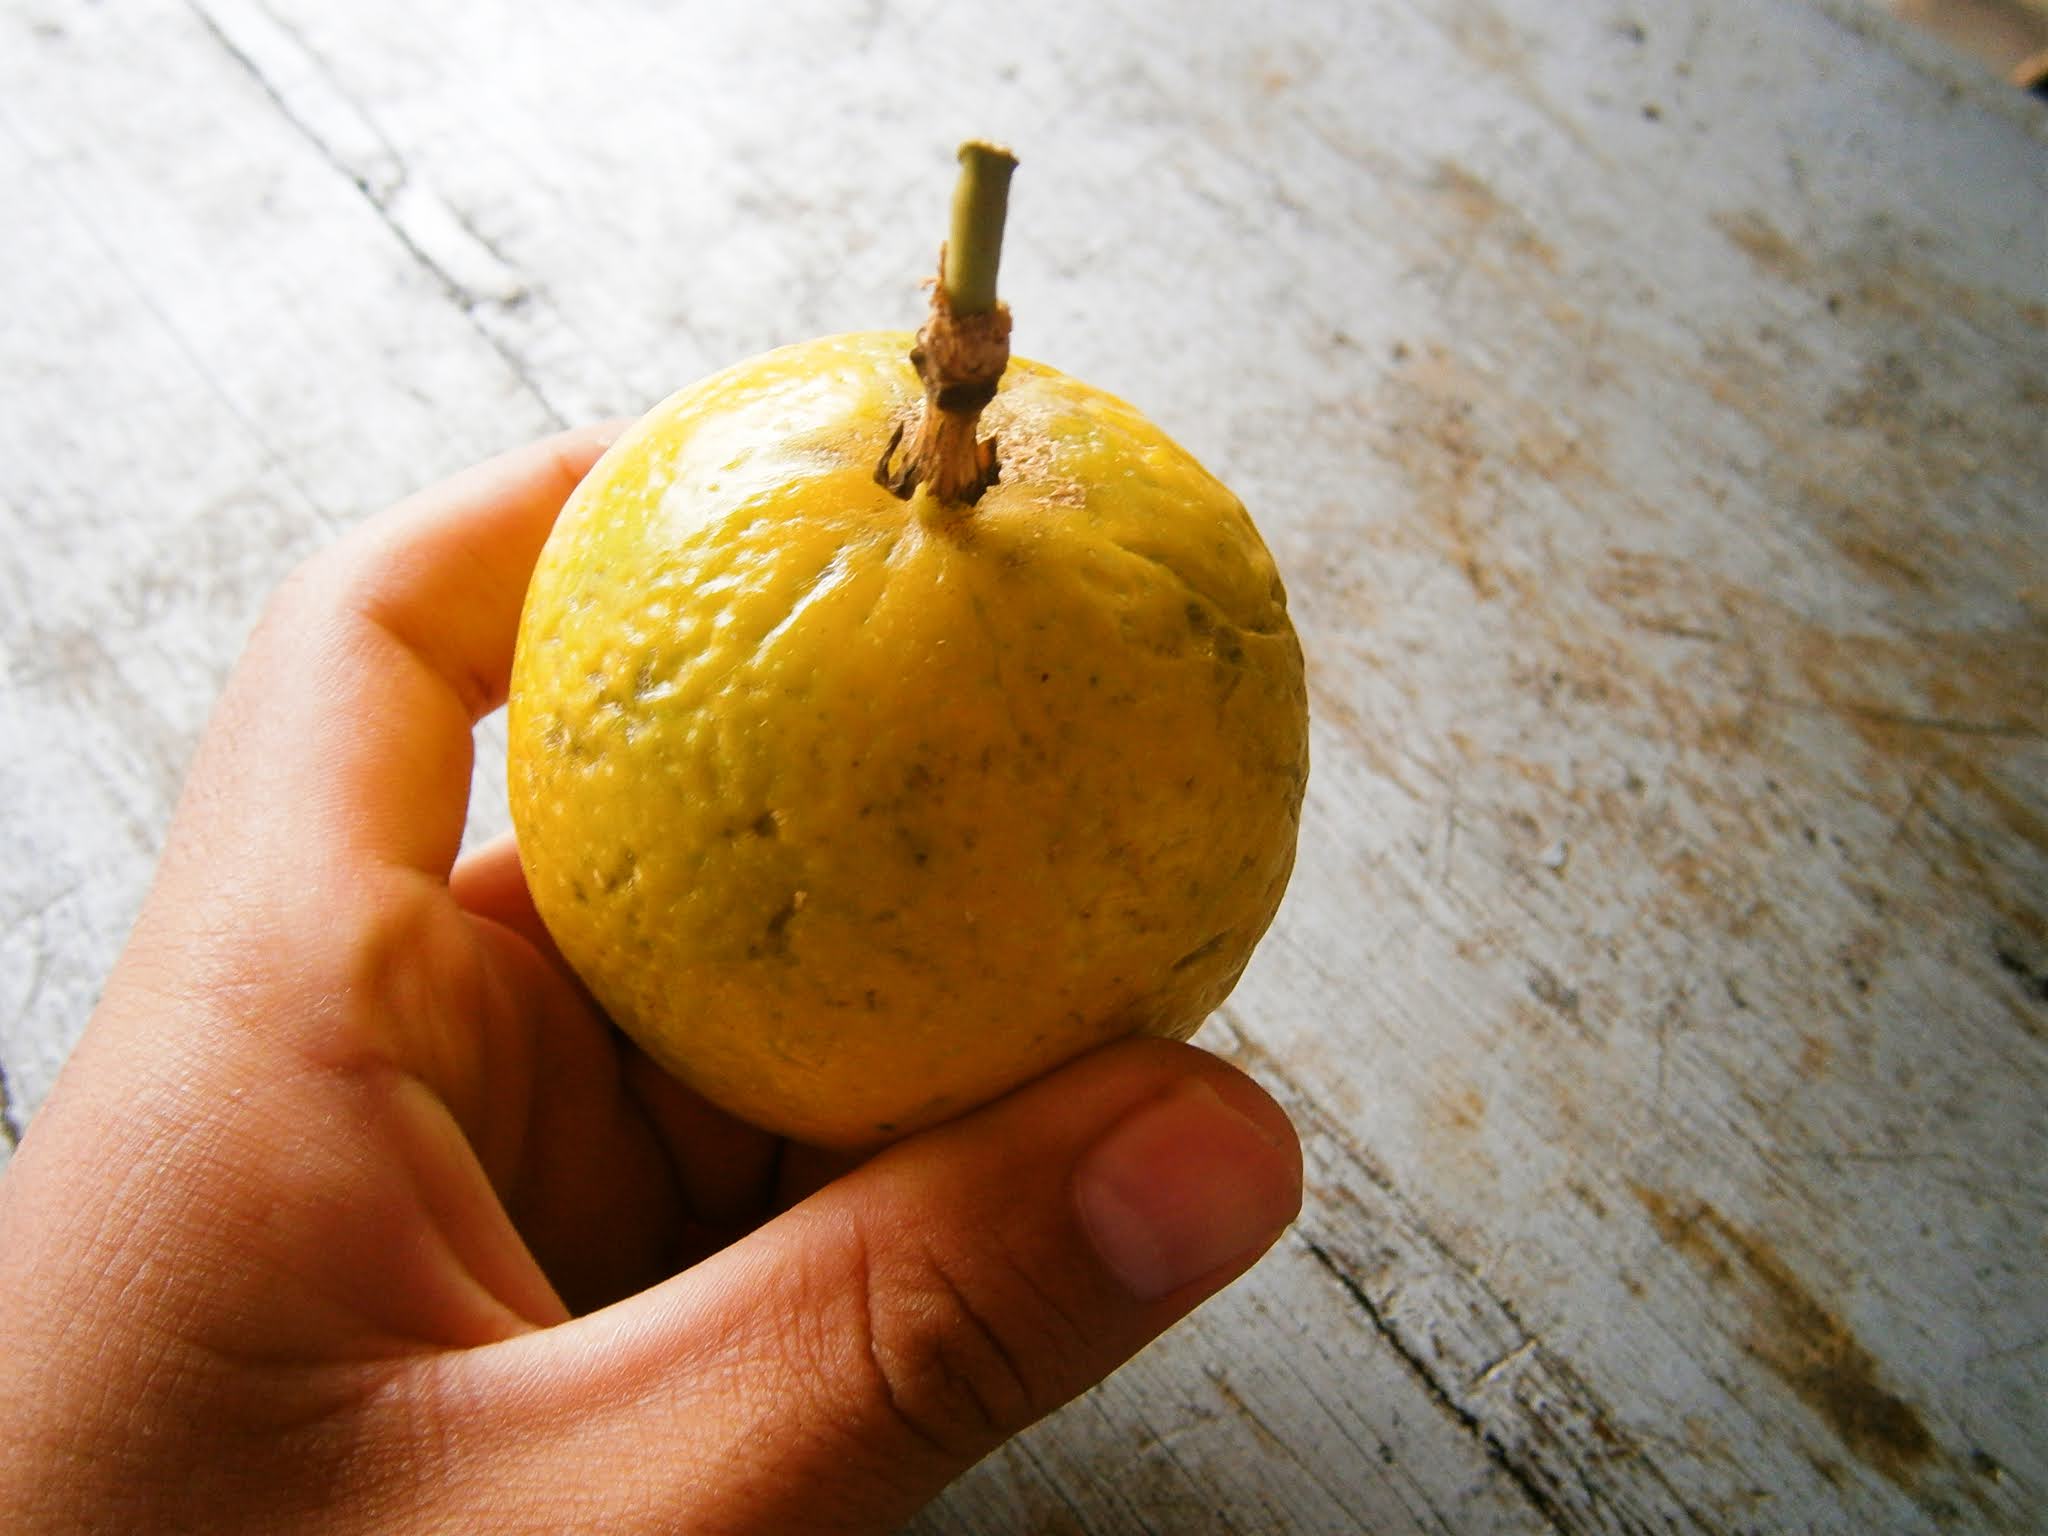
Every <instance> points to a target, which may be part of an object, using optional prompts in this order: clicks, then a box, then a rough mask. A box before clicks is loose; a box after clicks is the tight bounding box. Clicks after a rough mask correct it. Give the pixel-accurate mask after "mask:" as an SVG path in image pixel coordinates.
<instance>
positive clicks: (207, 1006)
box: [0, 431, 1300, 1536]
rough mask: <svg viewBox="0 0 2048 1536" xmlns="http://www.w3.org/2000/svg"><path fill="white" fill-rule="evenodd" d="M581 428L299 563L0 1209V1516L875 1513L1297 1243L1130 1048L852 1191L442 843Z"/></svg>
mask: <svg viewBox="0 0 2048 1536" xmlns="http://www.w3.org/2000/svg"><path fill="white" fill-rule="evenodd" d="M610 435H611V434H610V433H607V432H604V431H592V432H582V433H574V434H569V435H566V436H563V437H559V438H555V439H552V440H550V441H548V442H545V443H542V444H538V445H535V446H534V447H531V448H529V449H526V450H522V451H520V452H516V453H513V454H511V455H508V456H506V457H505V458H503V459H500V460H497V461H495V462H493V463H491V464H488V465H485V466H482V467H481V468H479V469H476V470H473V471H470V472H469V473H467V474H465V475H462V476H460V477H458V478H456V479H455V480H453V481H450V482H448V483H447V484H444V485H442V486H440V487H437V488H435V489H433V490H431V491H428V492H425V493H423V494H421V495H419V496H417V497H414V498H412V499H411V500H409V501H407V502H405V503H403V504H401V505H400V506H398V507H396V508H394V509H392V510H391V511H389V512H387V513H385V514H384V515H383V516H381V517H379V518H376V519H373V520H371V521H370V522H369V523H367V524H365V525H364V526H363V527H362V528H361V529H360V530H358V531H357V532H356V533H355V534H354V535H352V536H351V537H350V538H348V539H347V540H345V541H344V542H343V543H341V544H340V545H338V546H336V547H335V548H333V549H332V550H330V551H328V552H326V553H324V554H323V555H321V556H319V557H316V558H315V559H314V560H313V561H312V562H310V563H309V564H308V565H307V566H305V567H304V568H302V569H301V570H300V571H298V572H297V573H295V574H294V575H293V577H292V578H291V579H290V580H289V581H288V582H287V583H286V585H285V586H284V588H283V589H282V590H281V592H280V593H279V594H278V596H277V598H276V599H275V601H274V602H273V603H272V605H271V607H270V609H269V611H268V612H267V614H266V616H265V617H264V619H263V620H262V622H261V624H260V625H259V626H258V629H257V631H256V633H255V635H254V637H253V638H252V640H251V642H250V645H249V648H248V651H247V654H246V655H245V657H244V659H243V660H242V662H241V664H240V666H239V667H238V669H237V670H236V672H235V674H234V676H233V677H232V679H231V680H230V682H229V684H228V687H227V689H226V692H225V694H224V696H223V698H222V701H221V704H220V707H219V710H218V712H217V714H216V717H215V719H214V721H213V723H212V725H211V726H210V728H209V730H208V732H207V735H206V737H205V739H204V741H203V743H202V745H201V747H200V750H199V752H198V754H197V757H196V759H195V762H194V765H193V768H192V773H191V777H190V780H189V782H188V785H187V788H186V792H185V795H184V797H183V800H182V802H181V804H180V807H179V810H178V812H177V815H176V818H175V820H174V824H173V827H172V830H171V833H170V836H169V838H168V840H167V843H166V847H165V850H164V854H163V859H162V863H161V867H160V870H159V873H158V877H157V880H156V883H155V885H154V887H153V889H152V892H151V894H150V897H149V899H148V901H147V903H146V905H145V908H144V910H143V912H142V915H141V917H140V918H139V920H138V922H137V924H136V928H135V931H134V934H133V936H132V938H131V940H130V942H129V944H128V947H127V949H126V951H125V952H124V954H123V956H122V958H121V960H120V962H119V964H118V966H117V967H116V969H115V971H114V973H113V975H112V976H111V977H110V979H109V981H108V983H107V987H106V990H105V993H104V996H103V1000H102V1002H101V1005H100V1007H99V1008H98V1010H97V1011H96V1012H95V1014H94V1016H93V1018H92V1020H91V1022H90V1025H89V1027H88V1028H87V1030H86V1033H85V1036H84V1038H83V1040H82V1041H81V1043H80V1045H79V1047H78V1049H77V1050H76V1052H75V1053H74V1054H73V1057H72V1059H71V1061H70V1063H69V1064H68V1065H67V1067H66V1070H65V1072H64V1074H63V1077H62V1079H61V1080H60V1082H59V1083H58V1084H57V1086H56V1088H55V1090H54V1091H53V1093H52V1094H51V1096H50V1098H49V1101H48V1102H47V1104H46V1105H45V1106H44V1108H43V1109H42V1111H41V1113H40V1114H39V1115H38V1116H37V1118H36V1120H35V1122H34V1123H33V1125H32V1126H31V1127H30V1129H29V1133H28V1135H27V1136H26V1138H25V1139H24V1141H23V1143H22V1145H21V1148H20V1150H19V1151H18V1153H17V1155H16V1157H15V1159H14V1161H13V1164H12V1166H11V1167H10V1169H9V1171H8V1173H7V1176H6V1177H5V1179H4V1180H0V1295H4V1297H5V1304H4V1306H0V1509H5V1510H7V1511H8V1515H9V1520H10V1527H9V1528H10V1530H13V1531H17V1532H46V1531H48V1532H55V1531H65V1532H71V1531H138V1530H148V1531H152V1532H178V1531H205V1532H209V1533H220V1536H231V1533H236V1532H243V1531H249V1532H256V1531H263V1532H272V1533H275V1532H314V1531H319V1532H329V1531H332V1532H355V1531H373V1530H374V1531H384V1532H389V1531H407V1532H412V1531H419V1532H428V1531H450V1532H453V1531H479V1530H489V1531H493V1532H506V1533H517V1532H526V1531H533V1532H540V1531H562V1530H585V1529H587V1530H603V1531H607V1532H626V1533H632V1532H656V1531H660V1532H676V1531H717V1532H722V1533H754V1532H759V1533H768V1532H782V1531H788V1530H793V1529H801V1530H805V1531H816V1532H851V1531H861V1532H867V1531H873V1532H881V1531H886V1530H890V1529H893V1528H895V1527H896V1526H897V1525H899V1524H900V1523H901V1522H902V1521H903V1520H904V1519H905V1518H907V1517H908V1516H909V1515H910V1514H911V1513H912V1512H914V1511H915V1510H916V1509H917V1508H918V1507H919V1506H920V1505H922V1504H923V1503H924V1502H926V1501H927V1500H929V1499H930V1498H931V1497H932V1496H933V1495H934V1494H935V1493H937V1492H938V1490H939V1489H940V1488H942V1487H943V1486H944V1485H945V1484H946V1483H947V1482H948V1481H950V1480H951V1479H952V1478H953V1477H955V1476H956V1475H958V1474H959V1473H960V1472H961V1471H962V1470H963V1469H964V1468H966V1467H967V1466H969V1465H970V1464H971V1463H972V1462H974V1461H975V1460H976V1459H978V1458H979V1457H980V1456H982V1455H984V1454H986V1453H987V1452H988V1451H989V1450H991V1449H992V1448H994V1447H995V1446H996V1445H998V1444H1000V1443H1001V1441H1002V1440H1003V1439H1005V1438H1006V1437H1007V1436H1009V1435H1011V1434H1014V1433H1015V1432H1016V1431H1018V1430H1019V1429H1021V1428H1023V1427H1024V1426H1025V1425H1027V1424H1029V1423H1030V1422H1031V1421H1033V1420H1034V1419H1036V1418H1038V1417H1039V1416H1041V1415H1042V1414H1044V1413H1045V1412H1047V1411H1049V1410H1050V1409H1051V1408H1053V1407H1054V1406H1056V1405H1057V1404H1059V1403H1060V1402H1062V1401H1064V1400H1066V1399H1067V1398H1069V1397H1071V1396H1073V1395H1074V1394H1075V1393H1077V1392H1079V1391H1081V1390H1083V1389H1084V1388H1086V1387H1087V1386H1089V1385H1091V1384H1092V1383H1094V1382H1096V1381H1097V1380H1099V1379H1101V1377H1103V1376H1104V1375H1106V1374H1107V1373H1108V1372H1109V1371H1110V1370H1112V1369H1114V1368H1115V1367H1116V1366H1117V1365H1118V1364H1120V1363H1121V1362H1122V1361H1123V1360H1125V1359H1126V1358H1128V1357H1129V1356H1130V1355H1131V1354H1132V1353H1134V1352H1135V1351H1136V1350H1137V1349H1139V1348H1140V1347H1142V1346H1143V1344H1144V1343H1146V1342H1147V1341H1148V1340H1149V1339H1151V1338H1152V1337H1153V1336H1155V1335H1156V1334H1157V1333H1159V1332H1160V1331H1161V1330H1162V1329H1164V1328H1165V1327H1166V1326H1168V1325H1169V1324H1170V1323H1172V1322H1173V1321H1174V1320H1175V1319H1177V1318H1179V1317H1180V1316H1182V1315H1184V1314H1185V1313H1186V1312H1187V1311H1189V1310H1190V1309H1191V1308H1192V1307H1193V1306H1195V1305H1196V1304H1197V1303H1198V1302H1200V1301H1201V1300H1202V1299H1203V1298H1204V1297H1205V1296H1207V1295H1209V1294H1211V1293H1212V1292H1214V1291H1215V1290H1216V1289H1218V1288H1219V1287H1220V1286H1222V1285H1223V1284H1225V1283H1227V1282H1228V1281H1229V1280H1230V1279H1231V1278H1232V1277H1233V1276H1235V1275H1236V1274H1238V1273H1240V1272H1241V1271H1242V1270H1243V1269H1245V1268H1246V1267H1247V1266H1248V1265H1249V1264H1250V1263H1251V1262H1252V1261H1253V1260H1254V1259H1255V1258H1256V1256H1257V1255H1258V1254H1259V1253H1260V1252H1261V1251H1263V1249H1264V1248H1265V1247H1266V1246H1267V1245H1268V1244H1270V1242H1271V1241H1272V1240H1273V1239H1274V1237H1276V1236H1277V1235H1278V1233H1279V1232H1280V1231H1281V1230H1282V1228H1283V1227H1284V1226H1285V1225H1286V1223H1287V1222H1288V1221H1289V1220H1291V1219H1292V1217H1293V1215H1294V1213H1295V1211H1296V1209H1297V1207H1298V1203H1299V1198H1300V1155H1299V1148H1298V1145H1297V1143H1296V1141H1295V1139H1294V1135H1293V1132H1292V1131H1291V1129H1290V1128H1289V1126H1288V1124H1287V1121H1286V1118H1285V1116H1284V1115H1283V1114H1282V1112H1281V1111H1280V1110H1279V1108H1278V1107H1277V1106H1276V1105H1275V1104H1274V1103H1273V1102H1272V1101H1271V1100H1270V1099H1269V1098H1267V1097H1266V1095H1265V1094H1264V1093H1263V1092H1261V1091H1260V1090H1259V1089H1258V1088H1257V1087H1256V1086H1255V1085H1253V1084H1252V1083H1251V1082H1250V1081H1249V1080H1248V1079H1246V1078H1245V1077H1244V1076H1242V1075H1241V1074H1239V1073H1238V1072H1236V1071H1235V1070H1233V1069H1232V1068H1230V1067H1228V1066H1227V1065H1225V1064H1223V1063H1221V1062H1219V1061H1216V1060H1215V1059H1213V1058H1211V1057H1209V1056H1207V1055H1205V1054H1203V1053H1201V1052H1199V1051H1196V1050H1194V1049H1192V1048H1190V1047H1187V1046H1182V1045H1176V1044H1172V1043H1169V1042H1165V1041H1157V1040H1153V1041H1140V1042H1130V1043H1126V1044H1122V1045H1116V1046H1111V1047H1108V1048H1105V1049H1104V1050H1101V1051H1099V1052H1096V1053H1094V1054H1092V1055H1090V1056H1088V1057H1085V1058H1083V1059H1082V1060H1080V1061H1078V1062H1076V1063H1074V1064H1073V1065H1071V1066H1068V1067H1066V1068H1064V1069H1062V1070H1060V1071H1059V1072H1057V1073H1055V1074H1053V1075H1052V1076H1050V1077H1048V1078H1045V1079H1043V1080H1041V1081H1039V1082H1037V1083H1035V1084H1032V1085H1029V1086H1026V1087H1024V1088H1022V1089H1020V1090H1018V1091H1017V1092H1016V1093H1014V1094H1012V1095H1010V1096H1009V1097H1007V1098H1005V1099H1002V1100H1000V1101H998V1102H996V1103H994V1104H992V1105H990V1106H989V1107H987V1108H985V1109H983V1110H980V1111H977V1112H976V1113H974V1114H972V1115H969V1116H966V1117H963V1118H961V1119H959V1120H956V1121H953V1122H951V1123H949V1124H946V1125H943V1126H940V1127H938V1128H936V1129H934V1130H931V1131H928V1132H926V1133H923V1134H921V1135H919V1136H916V1137H912V1138H910V1139H908V1140H906V1141H903V1142H901V1143H898V1144H897V1145H895V1146H893V1147H891V1148H890V1149H889V1150H887V1151H886V1152H883V1153H881V1154H879V1155H877V1156H875V1157H873V1158H871V1159H869V1160H867V1161H866V1162H864V1163H860V1164H858V1165H856V1166H851V1167H849V1166H847V1165H846V1160H845V1159H839V1160H832V1159H828V1158H826V1157H824V1156H821V1155H819V1154H815V1153H807V1152H804V1151H802V1150H801V1149H798V1148H794V1147H784V1146H782V1145H780V1144H778V1143H777V1142H776V1141H774V1140H773V1139H772V1138H770V1137H769V1136H767V1135H765V1134H764V1133H761V1132H758V1131H754V1130H750V1129H748V1128H747V1127H744V1126H742V1125H740V1124H738V1123H737V1122H735V1121H732V1120H730V1119H727V1118H725V1117H724V1116H723V1115H721V1114H719V1113H717V1112H716V1111H713V1110H711V1109H710V1108H709V1107H708V1106H707V1105H705V1104H704V1103H703V1102H702V1101H700V1100H697V1099H695V1098H693V1097H692V1096H691V1095H690V1094H689V1093H687V1092H686V1091H685V1090H683V1089H681V1088H680V1087H678V1086H677V1085H676V1084H675V1083H673V1082H672V1081H671V1080H669V1079H667V1078H665V1077H663V1076H662V1075H661V1074H660V1073H658V1072H656V1071H655V1070H654V1069H653V1068H651V1067H650V1066H649V1064H648V1063H647V1061H646V1060H645V1058H643V1057H641V1056H640V1055H638V1054H637V1053H636V1052H635V1051H634V1050H633V1049H631V1048H630V1047H628V1046H626V1045H624V1044H623V1043H622V1040H621V1037H620V1036H619V1035H618V1033H617V1032H616V1031H615V1030H613V1029H612V1028H611V1027H610V1025H609V1024H608V1023H607V1022H606V1021H605V1020H604V1019H603V1018H602V1017H601V1016H600V1015H599V1014H598V1013H597V1012H596V1011H595V1010H594V1008H593V1007H592V1005H591V1004H590V1003H589V1001H588V1000H587V998H586V996H585V994H583V993H582V992H581V991H580V990H579V988H578V987H577V986H576V985H575V984H574V982H573V981H572V980H571V979H570V978H569V976H568V975H567V973H566V972H565V971H564V970H563V968H562V967H561V965H560V963H559V961H558V959H557V957H556V956H555V954H554V953H553V951H552V950H551V948H550V947H549V945H548V942H547V939H546V936H545V933H544V932H543V930H542V929H541V928H540V926H539V924H538V922H537V921H536V920H535V918H534V915H533V909H532V905H531V903H530V901H529V900H528V898H527V896H526V889H525V884H524V881H523V879H522V877H521V875H520V871H519V865H518V861H517V857H516V854H515V852H514V851H513V849H512V848H511V847H510V846H509V845H507V844H500V845H497V846H494V847H490V848H486V849H484V850H481V851H479V852H477V853H476V854H474V855H472V856H470V857H467V858H465V859H463V860H462V861H461V862H459V863H458V862H457V853H458V848H459V843H460V837H461V829H462V825H463V819H464V806H465V800H466V796H467V793H468V788H469V778H470V755H471V746H470V733H471V728H472V726H473V724H474V722H475V721H476V719H477V718H479V717H480V716H481V715H483V714H484V713H486V712H488V711H489V710H491V709H492V708H494V707H496V705H497V704H498V703H500V702H501V701H502V697H503V693H504V688H505V682H506V674H507V670H508V667H509V664H510V657H511V651H512V645H513V635H514V630H515V627H516V624H517V620H518V608H519V602H520V597H521V594H522V593H523V591H524V590H525V586H526V582H527V577H528V575H529V573H530V571H531V568H532V565H533V562H534V559H535V557H536V555H537V553H538V551H539V549H540V546H541V543H542V541H543V540H544V538H545V537H546V534H547V531H548V529H549V526H550V525H551V523H552V521H553V518H554V516H555V514H556V512H557V511H558V510H559V508H560V506H561V503H562V501H563V499H564V498H565V497H566V496H567V495H568V493H569V491H570V490H571V489H572V488H573V487H574V485H575V484H576V483H577V481H578V480H579V479H580V478H581V477H582V475H583V474H584V473H585V472H586V471H587V470H588V469H589V467H590V465H591V464H592V463H593V462H594V460H595V459H596V457H597V455H598V453H599V452H600V451H601V449H602V447H603V445H604V443H605V442H606V441H607V440H608V437H609V436H610Z"/></svg>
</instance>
